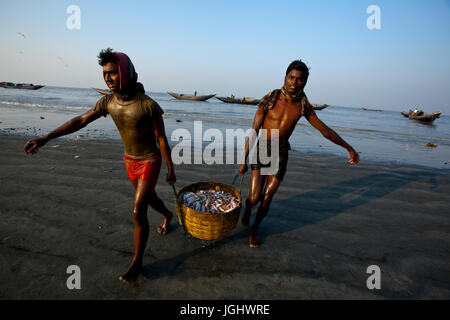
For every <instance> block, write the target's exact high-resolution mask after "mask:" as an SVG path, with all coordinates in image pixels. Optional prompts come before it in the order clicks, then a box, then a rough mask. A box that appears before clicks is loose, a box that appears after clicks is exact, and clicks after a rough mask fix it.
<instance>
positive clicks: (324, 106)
mask: <svg viewBox="0 0 450 320" xmlns="http://www.w3.org/2000/svg"><path fill="white" fill-rule="evenodd" d="M312 107H313V109H314V110H323V109H325V108H328V105H327V104H322V105H321V106H318V105H317V104H315V103H314V104H312Z"/></svg>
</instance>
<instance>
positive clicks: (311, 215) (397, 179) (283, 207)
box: [143, 171, 439, 279]
mask: <svg viewBox="0 0 450 320" xmlns="http://www.w3.org/2000/svg"><path fill="white" fill-rule="evenodd" d="M436 175H439V171H421V172H413V173H411V172H406V171H398V172H390V173H380V174H374V175H368V176H365V177H361V178H356V179H350V180H346V181H343V182H339V183H337V184H334V185H329V186H324V187H321V188H318V189H316V190H313V191H309V192H306V193H302V194H298V195H296V196H294V197H291V198H287V199H282V200H276V201H273V202H272V205H271V209H270V211H269V214H268V216H267V217H266V218H265V220H264V221H263V223H262V224H261V228H260V233H259V237H260V239H261V242H262V243H263V242H264V240H265V239H266V237H267V236H273V235H277V234H283V233H285V232H290V231H294V230H297V229H300V228H303V227H305V226H307V225H311V224H315V223H318V222H320V221H323V220H326V219H329V218H332V217H335V216H337V215H339V214H341V213H344V212H346V211H347V210H349V209H351V208H354V207H357V206H361V205H364V204H367V203H369V202H371V201H374V200H377V199H380V198H383V197H384V196H386V195H388V194H390V193H392V192H393V191H395V190H397V189H400V188H402V187H403V186H405V185H406V184H408V183H411V182H413V181H417V180H419V179H422V180H423V179H429V182H430V183H431V185H432V187H433V186H434V187H436V183H437V182H436V180H435V179H434V177H435V176H436ZM281 188H282V186H281ZM255 208H257V206H255ZM298 208H300V209H298ZM288 209H289V212H288V211H287V210H288ZM299 211H300V212H299ZM252 218H254V214H253V215H252ZM279 221H282V222H284V223H278V222H279ZM238 223H239V224H240V221H239V222H238ZM263 227H264V228H263ZM246 237H248V231H247V230H246V229H244V230H241V231H239V232H235V233H233V234H232V235H231V236H228V237H226V238H224V239H221V240H216V241H211V242H210V243H208V245H207V246H202V245H201V244H200V247H198V248H196V249H194V250H191V251H188V252H185V253H182V254H179V255H177V256H175V257H172V258H169V259H164V260H160V261H156V262H154V263H152V264H148V265H146V266H144V272H143V274H144V276H145V277H146V278H147V279H158V278H162V277H165V276H173V275H176V274H178V273H180V272H182V271H183V269H182V268H178V266H179V265H181V264H182V263H183V262H184V261H185V260H186V259H189V258H191V257H194V256H196V255H198V254H200V253H203V252H205V251H208V250H211V249H215V248H218V247H222V246H225V245H227V244H230V243H233V242H235V241H237V240H240V239H243V238H246ZM199 241H200V240H199ZM254 250H258V249H254Z"/></svg>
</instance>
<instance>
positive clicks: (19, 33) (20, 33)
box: [17, 32, 26, 38]
mask: <svg viewBox="0 0 450 320" xmlns="http://www.w3.org/2000/svg"><path fill="white" fill-rule="evenodd" d="M17 34H18V35H21V36H22V37H24V38H26V37H25V35H24V34H23V33H22V32H17Z"/></svg>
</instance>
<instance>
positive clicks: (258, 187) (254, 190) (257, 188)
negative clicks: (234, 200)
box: [241, 169, 266, 227]
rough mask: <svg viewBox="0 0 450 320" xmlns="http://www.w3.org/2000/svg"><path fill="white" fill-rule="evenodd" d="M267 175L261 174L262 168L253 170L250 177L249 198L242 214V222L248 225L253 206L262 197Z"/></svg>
mask: <svg viewBox="0 0 450 320" xmlns="http://www.w3.org/2000/svg"><path fill="white" fill-rule="evenodd" d="M265 179H266V176H262V175H261V170H260V169H259V170H252V173H251V177H250V189H249V192H248V198H247V200H245V209H244V213H243V215H242V219H241V221H242V224H243V225H244V226H245V227H248V226H249V224H250V216H251V213H252V208H253V207H254V206H255V205H256V204H257V203H258V201H259V199H260V197H261V191H262V189H263V186H264V182H265Z"/></svg>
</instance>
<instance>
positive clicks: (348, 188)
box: [0, 136, 450, 300]
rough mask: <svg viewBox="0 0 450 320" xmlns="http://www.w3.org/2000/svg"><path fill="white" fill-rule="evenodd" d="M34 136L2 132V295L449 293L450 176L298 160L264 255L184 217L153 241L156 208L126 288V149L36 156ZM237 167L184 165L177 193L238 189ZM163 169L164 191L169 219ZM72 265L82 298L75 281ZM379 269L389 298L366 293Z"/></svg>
mask: <svg viewBox="0 0 450 320" xmlns="http://www.w3.org/2000/svg"><path fill="white" fill-rule="evenodd" d="M25 141H26V138H23V137H16V136H0V147H1V150H2V153H1V154H0V214H1V219H0V255H1V262H0V298H1V299H271V300H272V299H274V300H277V299H449V298H450V259H449V258H450V251H449V248H450V235H449V230H450V218H449V215H448V212H449V203H450V201H449V200H450V193H449V192H448V190H449V186H450V174H449V170H438V169H430V168H425V167H423V168H422V167H417V166H402V165H386V164H385V163H383V164H377V163H364V162H363V163H360V164H359V165H358V166H351V165H349V164H348V163H347V158H346V157H336V156H331V155H312V154H302V153H295V152H291V153H290V161H289V164H288V174H287V176H286V178H285V180H284V181H283V182H282V184H281V187H280V189H279V191H278V193H277V194H276V196H275V198H274V200H273V203H272V206H271V210H270V212H269V214H268V216H267V217H266V219H265V220H264V221H263V223H262V225H261V228H260V236H261V238H262V241H263V243H262V246H261V247H260V248H258V249H251V248H249V247H248V235H247V231H246V229H244V227H243V226H242V225H241V224H240V223H239V224H238V226H237V227H236V228H235V229H234V231H233V233H232V234H231V235H230V236H229V237H227V238H225V239H223V240H217V241H201V240H198V239H194V238H192V237H190V236H187V235H185V234H184V231H183V229H182V228H181V227H180V226H179V225H178V222H177V220H176V219H174V220H173V221H172V224H171V227H172V230H171V232H170V233H169V234H168V235H166V236H161V235H158V234H157V233H156V228H157V226H158V225H159V224H160V222H161V220H162V217H161V216H160V215H159V214H158V213H156V212H154V211H153V210H151V209H150V210H149V220H150V228H151V229H150V231H151V233H150V239H149V242H148V246H147V250H146V254H145V258H144V259H145V260H144V275H143V276H142V277H140V278H139V280H138V282H137V283H136V284H134V285H127V284H123V283H121V282H120V281H119V280H117V278H118V276H119V275H120V274H121V273H122V272H124V271H125V270H126V268H127V267H128V265H129V263H130V261H131V258H132V256H133V221H132V216H131V209H132V199H133V188H132V186H131V184H130V182H129V181H128V179H127V176H126V172H125V168H124V165H123V161H122V145H121V143H120V142H119V141H101V142H96V141H73V140H72V141H67V140H65V139H59V140H54V141H51V142H50V143H49V144H48V145H47V146H45V147H44V148H42V149H41V150H40V152H39V153H38V154H36V155H33V156H27V155H25V154H24V153H23V145H24V143H25ZM235 172H236V166H231V165H212V166H210V165H180V166H176V174H177V179H178V181H177V184H176V185H177V187H178V188H181V187H183V186H186V185H188V184H191V183H193V182H198V181H211V180H213V181H217V182H223V183H228V184H229V183H231V181H232V179H233V176H234V173H235ZM165 173H166V168H165V166H164V165H163V169H162V171H161V175H160V180H159V184H158V186H157V192H158V194H159V196H160V197H161V198H162V199H163V200H164V202H165V203H166V205H167V206H168V207H169V208H170V209H173V210H174V199H173V193H172V190H171V188H170V186H169V185H168V184H167V183H166V182H165V178H164V177H165ZM248 182H249V175H247V176H246V179H245V183H244V187H243V197H246V196H247V192H248ZM254 210H256V209H254ZM254 213H255V211H254ZM253 218H254V215H253V216H252V220H253ZM69 265H78V266H79V267H80V269H81V289H80V290H69V289H68V288H67V286H66V281H67V278H68V277H69V276H70V275H69V274H67V273H66V270H67V267H68V266H69ZM370 265H377V266H379V267H380V270H381V289H380V290H369V289H368V288H367V285H366V281H367V278H368V277H369V276H370V274H368V273H367V268H368V267H369V266H370Z"/></svg>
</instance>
